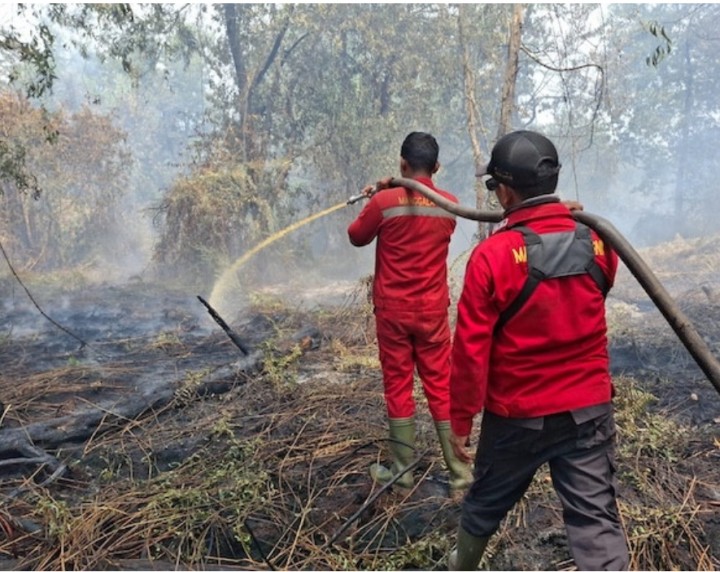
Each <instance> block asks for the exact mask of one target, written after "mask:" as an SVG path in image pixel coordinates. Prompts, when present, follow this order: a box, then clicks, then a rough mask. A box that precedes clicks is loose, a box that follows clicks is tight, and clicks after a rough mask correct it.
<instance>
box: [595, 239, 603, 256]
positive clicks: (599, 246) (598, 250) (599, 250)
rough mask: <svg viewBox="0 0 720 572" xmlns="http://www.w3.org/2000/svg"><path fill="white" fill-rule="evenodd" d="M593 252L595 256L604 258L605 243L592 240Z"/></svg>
mask: <svg viewBox="0 0 720 572" xmlns="http://www.w3.org/2000/svg"><path fill="white" fill-rule="evenodd" d="M593 252H594V253H595V256H605V243H604V242H603V241H602V240H593Z"/></svg>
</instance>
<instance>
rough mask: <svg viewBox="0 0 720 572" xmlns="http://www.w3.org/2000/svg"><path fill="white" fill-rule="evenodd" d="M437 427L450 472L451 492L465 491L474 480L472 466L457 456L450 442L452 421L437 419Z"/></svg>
mask: <svg viewBox="0 0 720 572" xmlns="http://www.w3.org/2000/svg"><path fill="white" fill-rule="evenodd" d="M435 429H436V430H437V434H438V439H439V440H440V448H441V449H442V453H443V458H444V459H445V464H446V465H447V468H448V471H449V472H450V492H455V491H464V490H466V489H467V488H469V487H470V485H471V484H472V482H473V472H472V466H471V465H469V464H468V463H464V462H463V461H461V460H460V459H458V458H457V457H456V456H455V452H454V451H453V448H452V445H451V444H450V431H451V429H450V421H436V422H435Z"/></svg>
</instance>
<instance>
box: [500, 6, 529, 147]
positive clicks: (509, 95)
mask: <svg viewBox="0 0 720 572" xmlns="http://www.w3.org/2000/svg"><path fill="white" fill-rule="evenodd" d="M524 10H525V5H524V4H514V5H513V13H512V18H511V19H510V30H509V33H508V55H507V62H506V65H505V77H504V78H503V86H502V96H501V98H500V121H499V123H498V132H497V138H498V139H500V137H502V136H503V135H505V134H506V133H509V132H510V131H511V129H512V115H513V111H515V85H516V83H517V74H518V58H519V54H520V40H521V38H522V23H523V12H524Z"/></svg>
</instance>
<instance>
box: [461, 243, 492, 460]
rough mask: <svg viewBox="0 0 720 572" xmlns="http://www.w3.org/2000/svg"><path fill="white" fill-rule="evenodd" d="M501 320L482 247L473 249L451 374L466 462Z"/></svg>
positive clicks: (466, 273)
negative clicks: (493, 341) (494, 339)
mask: <svg viewBox="0 0 720 572" xmlns="http://www.w3.org/2000/svg"><path fill="white" fill-rule="evenodd" d="M497 319H498V310H497V308H496V307H495V303H494V301H493V296H492V273H491V272H490V268H489V265H488V261H487V259H486V258H485V257H484V255H483V254H482V247H481V246H480V247H478V248H476V250H475V252H473V255H472V256H471V257H470V260H469V262H468V265H467V269H466V271H465V281H464V284H463V291H462V295H461V296H460V300H459V302H458V308H457V323H456V326H455V337H454V341H453V354H452V374H451V376H450V423H451V427H452V437H451V443H452V445H453V450H454V451H455V454H456V455H457V456H458V457H459V458H461V459H463V460H465V461H466V462H467V461H469V460H470V459H471V457H470V453H469V451H468V449H467V447H468V444H469V443H468V441H469V437H470V432H471V431H472V424H473V417H474V416H475V415H476V414H477V413H479V412H480V411H482V409H483V406H484V404H485V395H486V391H487V382H488V371H489V366H490V350H491V347H492V334H493V328H494V326H495V323H496V322H497Z"/></svg>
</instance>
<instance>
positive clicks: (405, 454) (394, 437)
mask: <svg viewBox="0 0 720 572" xmlns="http://www.w3.org/2000/svg"><path fill="white" fill-rule="evenodd" d="M388 421H389V424H390V439H391V441H390V455H391V456H392V459H393V462H392V465H390V468H389V469H388V468H387V467H384V466H383V465H381V464H379V463H375V464H373V465H372V466H371V467H370V476H371V477H372V478H373V480H374V481H375V482H376V483H380V484H381V485H384V484H387V483H388V482H389V481H390V479H392V478H393V477H394V476H395V475H397V474H398V473H399V472H400V471H402V470H403V469H404V468H405V467H407V466H408V465H410V464H411V463H412V462H413V460H414V457H415V417H406V418H404V419H388ZM413 482H414V481H413V476H412V471H408V472H407V473H405V474H404V475H403V476H402V477H400V478H399V479H398V480H397V481H395V484H397V485H399V486H401V487H403V488H406V489H409V488H412V486H413Z"/></svg>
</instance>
